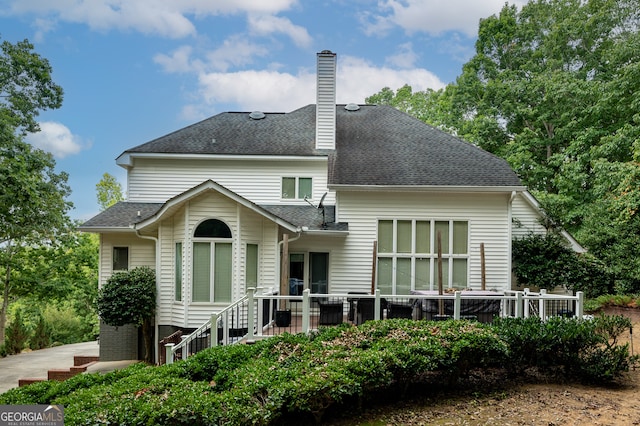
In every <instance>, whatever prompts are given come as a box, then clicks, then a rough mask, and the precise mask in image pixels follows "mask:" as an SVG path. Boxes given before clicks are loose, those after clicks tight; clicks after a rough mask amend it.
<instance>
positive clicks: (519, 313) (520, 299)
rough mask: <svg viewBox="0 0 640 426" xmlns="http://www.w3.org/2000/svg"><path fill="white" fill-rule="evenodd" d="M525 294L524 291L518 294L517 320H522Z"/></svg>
mask: <svg viewBox="0 0 640 426" xmlns="http://www.w3.org/2000/svg"><path fill="white" fill-rule="evenodd" d="M523 296H524V293H523V292H522V291H517V292H516V318H522V314H523V312H522V311H523V309H522V308H523V304H524V297H523Z"/></svg>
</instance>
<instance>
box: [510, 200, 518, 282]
mask: <svg viewBox="0 0 640 426" xmlns="http://www.w3.org/2000/svg"><path fill="white" fill-rule="evenodd" d="M517 195H518V193H517V192H516V191H511V197H509V206H508V213H507V216H508V218H507V220H508V222H509V232H508V236H507V237H508V241H507V247H508V251H509V252H508V255H507V259H509V262H508V265H507V266H508V268H507V286H508V288H507V290H511V288H512V284H513V283H512V279H511V278H512V275H513V272H512V268H513V264H512V261H513V251H512V247H511V246H512V240H513V233H512V230H513V200H515V198H516V196H517Z"/></svg>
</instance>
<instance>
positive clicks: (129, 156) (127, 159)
mask: <svg viewBox="0 0 640 426" xmlns="http://www.w3.org/2000/svg"><path fill="white" fill-rule="evenodd" d="M134 158H145V159H158V160H174V161H175V160H268V161H322V162H325V163H326V162H327V158H328V156H327V155H314V156H295V155H257V154H254V155H237V154H235V155H233V154H232V155H224V154H191V153H189V154H173V153H172V154H164V153H154V152H124V153H122V154H120V155H119V156H118V158H116V164H117V165H119V166H120V167H124V168H129V167H133V159H134Z"/></svg>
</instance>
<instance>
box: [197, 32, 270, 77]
mask: <svg viewBox="0 0 640 426" xmlns="http://www.w3.org/2000/svg"><path fill="white" fill-rule="evenodd" d="M268 54H269V49H267V48H266V47H264V46H262V45H259V44H256V43H253V42H251V41H250V40H249V39H247V38H246V37H245V36H243V35H233V36H231V37H229V38H228V39H226V40H225V41H224V42H223V43H222V45H221V46H220V47H218V48H217V49H215V50H213V51H212V52H210V53H208V54H207V60H208V64H209V65H210V66H211V69H213V70H217V71H227V70H228V69H229V67H231V66H235V67H238V66H245V65H248V64H251V63H252V62H253V58H255V57H256V56H259V57H264V56H267V55H268Z"/></svg>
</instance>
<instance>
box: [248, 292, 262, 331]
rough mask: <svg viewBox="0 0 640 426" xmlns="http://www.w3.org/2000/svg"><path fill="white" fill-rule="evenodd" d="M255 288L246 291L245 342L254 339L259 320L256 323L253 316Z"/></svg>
mask: <svg viewBox="0 0 640 426" xmlns="http://www.w3.org/2000/svg"><path fill="white" fill-rule="evenodd" d="M255 295H256V289H255V287H250V288H248V289H247V303H248V305H247V333H248V334H247V340H253V339H254V338H255V334H254V333H255V326H256V324H259V323H260V320H259V319H258V321H256V315H255Z"/></svg>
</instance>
